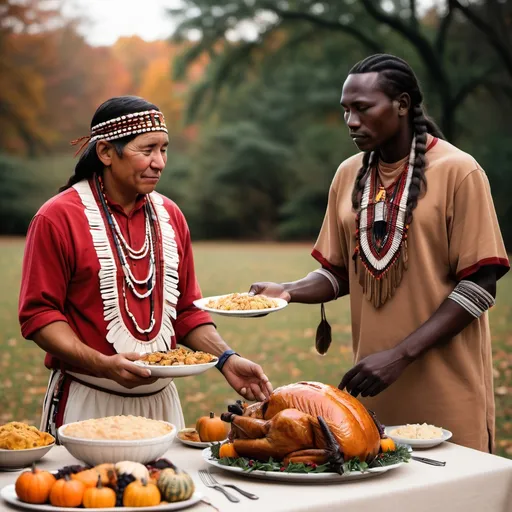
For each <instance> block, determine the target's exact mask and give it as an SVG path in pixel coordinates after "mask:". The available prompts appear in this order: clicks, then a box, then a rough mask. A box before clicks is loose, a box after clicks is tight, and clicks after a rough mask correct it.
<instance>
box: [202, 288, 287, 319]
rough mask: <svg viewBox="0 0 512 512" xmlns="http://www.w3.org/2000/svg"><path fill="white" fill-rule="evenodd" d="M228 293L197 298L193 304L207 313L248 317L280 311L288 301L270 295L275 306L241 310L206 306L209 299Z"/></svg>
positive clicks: (218, 297) (215, 298)
mask: <svg viewBox="0 0 512 512" xmlns="http://www.w3.org/2000/svg"><path fill="white" fill-rule="evenodd" d="M228 295H231V293H227V294H225V295H215V296H213V297H204V298H202V299H197V300H195V301H194V305H195V306H196V307H198V308H199V309H202V310H203V311H208V313H214V314H216V315H223V316H236V317H241V318H250V317H255V316H261V315H266V314H267V313H275V312H276V311H280V310H281V309H284V308H285V307H286V306H288V302H286V301H285V300H284V299H278V298H275V297H271V298H272V300H275V301H276V302H277V303H278V306H277V307H275V308H266V309H247V310H242V311H237V310H235V311H224V310H222V309H214V308H209V307H207V306H206V304H207V303H208V302H209V301H210V300H217V299H220V298H221V297H227V296H228ZM241 295H247V294H246V293H245V294H244V293H242V294H241Z"/></svg>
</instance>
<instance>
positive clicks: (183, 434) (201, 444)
mask: <svg viewBox="0 0 512 512" xmlns="http://www.w3.org/2000/svg"><path fill="white" fill-rule="evenodd" d="M176 437H177V438H178V440H179V441H181V442H182V443H183V444H185V445H187V446H191V447H192V448H208V447H209V446H211V445H212V444H214V443H215V442H216V441H201V438H200V437H199V433H198V432H197V430H196V429H195V428H183V429H181V430H180V431H178V435H177V436H176ZM225 440H226V439H221V440H220V441H218V442H221V443H222V442H223V441H225Z"/></svg>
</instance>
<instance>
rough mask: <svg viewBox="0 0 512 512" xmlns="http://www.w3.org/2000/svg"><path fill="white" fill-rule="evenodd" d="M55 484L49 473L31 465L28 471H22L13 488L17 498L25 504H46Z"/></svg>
mask: <svg viewBox="0 0 512 512" xmlns="http://www.w3.org/2000/svg"><path fill="white" fill-rule="evenodd" d="M55 482H56V479H55V477H54V476H53V475H52V474H51V473H49V472H48V471H41V470H39V469H37V468H36V465H35V464H32V469H31V470H30V471H24V472H23V473H21V475H20V476H19V477H18V478H17V480H16V484H15V486H14V488H15V490H16V494H17V495H18V498H19V499H20V500H21V501H24V502H25V503H46V502H47V501H48V497H49V496H50V490H51V488H52V487H53V485H54V484H55Z"/></svg>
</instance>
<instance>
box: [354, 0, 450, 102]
mask: <svg viewBox="0 0 512 512" xmlns="http://www.w3.org/2000/svg"><path fill="white" fill-rule="evenodd" d="M361 3H362V4H363V5H364V7H365V9H366V11H367V12H368V14H370V16H372V17H373V18H374V19H375V20H376V21H379V22H380V23H384V24H385V25H388V26H389V27H391V28H392V29H393V30H395V31H396V32H398V33H399V34H401V35H402V36H404V37H405V38H406V39H408V40H409V41H410V42H411V43H412V45H413V46H414V47H415V48H416V50H417V51H418V53H419V54H420V56H421V58H422V60H423V63H424V64H425V66H426V67H427V69H428V70H429V71H430V73H431V75H432V78H433V79H434V81H437V82H438V85H439V87H438V89H443V90H444V93H443V94H441V100H442V101H444V100H445V99H446V98H447V97H449V96H450V81H449V79H448V77H447V75H446V73H445V70H444V69H443V66H442V63H441V61H440V59H439V56H438V55H437V54H436V52H435V51H434V48H433V46H432V45H431V43H430V41H429V40H428V39H426V38H425V37H424V36H423V35H422V34H421V33H420V32H419V30H415V29H413V28H412V27H411V26H410V25H407V24H405V23H404V22H403V21H402V20H400V19H399V18H398V17H396V16H392V15H390V14H386V13H385V12H384V11H383V10H382V9H380V8H379V7H377V6H376V2H374V1H373V0H361Z"/></svg>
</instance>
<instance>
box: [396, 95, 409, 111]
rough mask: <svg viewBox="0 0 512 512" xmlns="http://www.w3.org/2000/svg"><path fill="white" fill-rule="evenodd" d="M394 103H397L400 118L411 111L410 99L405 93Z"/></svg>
mask: <svg viewBox="0 0 512 512" xmlns="http://www.w3.org/2000/svg"><path fill="white" fill-rule="evenodd" d="M396 101H397V103H398V115H399V116H400V117H404V116H406V115H408V114H409V110H410V109H411V97H410V96H409V95H408V94H407V93H406V92H403V93H402V94H400V96H398V98H397V99H396Z"/></svg>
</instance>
